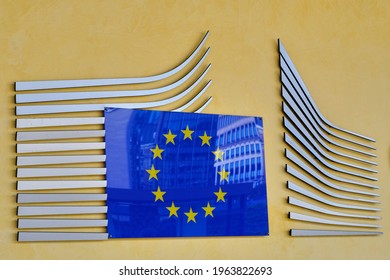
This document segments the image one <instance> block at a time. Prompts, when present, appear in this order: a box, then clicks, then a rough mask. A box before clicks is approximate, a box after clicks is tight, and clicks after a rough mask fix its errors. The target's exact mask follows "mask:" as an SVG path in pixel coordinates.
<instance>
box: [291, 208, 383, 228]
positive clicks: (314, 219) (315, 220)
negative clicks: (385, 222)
mask: <svg viewBox="0 0 390 280" xmlns="http://www.w3.org/2000/svg"><path fill="white" fill-rule="evenodd" d="M289 218H290V219H292V220H298V221H305V222H312V223H319V224H328V225H337V226H351V227H372V228H380V227H381V226H380V225H374V224H358V223H348V222H341V221H335V220H328V219H322V218H318V217H314V216H309V215H303V214H299V213H295V212H290V213H289Z"/></svg>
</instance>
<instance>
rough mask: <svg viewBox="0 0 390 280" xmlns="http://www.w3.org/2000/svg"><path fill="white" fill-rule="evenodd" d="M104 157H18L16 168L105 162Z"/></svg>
mask: <svg viewBox="0 0 390 280" xmlns="http://www.w3.org/2000/svg"><path fill="white" fill-rule="evenodd" d="M105 161H106V156H105V155H84V156H27V157H25V156H18V157H17V159H16V165H17V166H27V165H48V164H66V163H83V162H105Z"/></svg>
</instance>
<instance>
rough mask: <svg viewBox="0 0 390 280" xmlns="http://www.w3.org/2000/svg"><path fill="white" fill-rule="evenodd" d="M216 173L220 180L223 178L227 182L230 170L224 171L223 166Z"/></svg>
mask: <svg viewBox="0 0 390 280" xmlns="http://www.w3.org/2000/svg"><path fill="white" fill-rule="evenodd" d="M218 174H219V175H220V176H221V182H222V181H223V180H226V181H227V182H229V174H230V172H229V171H226V170H225V168H222V171H219V172H218Z"/></svg>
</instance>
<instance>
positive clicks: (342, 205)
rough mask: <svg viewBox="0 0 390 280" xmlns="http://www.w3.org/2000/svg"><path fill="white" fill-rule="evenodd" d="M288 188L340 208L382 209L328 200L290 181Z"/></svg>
mask: <svg viewBox="0 0 390 280" xmlns="http://www.w3.org/2000/svg"><path fill="white" fill-rule="evenodd" d="M287 188H288V189H289V190H292V191H295V192H297V193H299V194H301V195H304V196H306V197H309V198H311V199H314V200H316V201H319V202H322V203H324V204H327V205H331V206H334V207H339V208H346V209H356V210H365V211H380V210H381V209H379V208H370V207H362V206H357V205H350V204H341V203H336V202H333V201H331V200H327V199H325V198H323V197H321V196H319V195H316V194H314V193H312V192H310V191H308V190H307V189H305V188H302V187H300V186H298V185H296V184H294V183H292V182H290V181H287Z"/></svg>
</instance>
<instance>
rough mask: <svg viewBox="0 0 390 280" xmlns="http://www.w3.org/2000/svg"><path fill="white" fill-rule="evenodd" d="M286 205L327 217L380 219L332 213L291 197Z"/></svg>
mask: <svg viewBox="0 0 390 280" xmlns="http://www.w3.org/2000/svg"><path fill="white" fill-rule="evenodd" d="M288 203H289V204H291V205H295V206H299V207H302V208H305V209H309V210H312V211H316V212H319V213H323V214H328V215H333V216H340V217H351V218H361V219H375V220H378V219H380V217H378V216H366V215H355V214H348V213H343V212H337V211H332V210H329V209H325V208H322V207H319V206H317V205H314V204H311V203H308V202H305V201H302V200H300V199H297V198H295V197H291V196H289V197H288Z"/></svg>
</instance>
